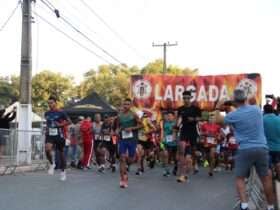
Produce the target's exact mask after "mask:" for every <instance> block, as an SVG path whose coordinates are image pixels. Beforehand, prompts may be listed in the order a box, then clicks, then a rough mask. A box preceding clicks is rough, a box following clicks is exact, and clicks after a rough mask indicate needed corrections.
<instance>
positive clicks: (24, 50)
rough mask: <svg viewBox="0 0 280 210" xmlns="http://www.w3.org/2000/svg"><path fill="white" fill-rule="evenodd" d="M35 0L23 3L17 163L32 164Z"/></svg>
mask: <svg viewBox="0 0 280 210" xmlns="http://www.w3.org/2000/svg"><path fill="white" fill-rule="evenodd" d="M32 1H33V0H23V1H22V38H21V62H20V63H21V64H20V107H19V110H18V115H19V118H18V119H19V122H18V123H19V125H18V130H19V132H18V147H17V163H18V164H30V163H31V132H30V131H31V129H32V105H31V87H32V86H31V78H32V29H31V24H32V13H31V10H32V7H31V3H32Z"/></svg>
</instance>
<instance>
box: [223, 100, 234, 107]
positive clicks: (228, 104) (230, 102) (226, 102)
mask: <svg viewBox="0 0 280 210" xmlns="http://www.w3.org/2000/svg"><path fill="white" fill-rule="evenodd" d="M224 105H225V106H233V105H234V102H233V101H231V100H229V101H225V102H224Z"/></svg>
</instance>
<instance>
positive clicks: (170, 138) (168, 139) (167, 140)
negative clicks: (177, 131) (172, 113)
mask: <svg viewBox="0 0 280 210" xmlns="http://www.w3.org/2000/svg"><path fill="white" fill-rule="evenodd" d="M165 140H166V143H170V142H172V141H173V136H172V135H167V136H166V137H165Z"/></svg>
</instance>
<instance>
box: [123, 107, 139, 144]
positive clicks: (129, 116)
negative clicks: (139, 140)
mask: <svg viewBox="0 0 280 210" xmlns="http://www.w3.org/2000/svg"><path fill="white" fill-rule="evenodd" d="M119 122H120V128H121V133H120V135H121V139H122V140H133V139H135V140H136V136H137V131H136V130H133V131H132V132H126V131H124V130H123V129H124V128H130V127H135V126H137V122H136V120H135V117H134V114H133V112H131V111H129V112H128V113H126V114H124V113H120V115H119Z"/></svg>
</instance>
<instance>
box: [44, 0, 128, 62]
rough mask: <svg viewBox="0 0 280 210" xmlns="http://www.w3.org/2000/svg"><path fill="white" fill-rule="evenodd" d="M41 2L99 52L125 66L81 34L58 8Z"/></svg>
mask: <svg viewBox="0 0 280 210" xmlns="http://www.w3.org/2000/svg"><path fill="white" fill-rule="evenodd" d="M41 2H43V3H44V4H45V5H46V6H47V7H48V8H49V9H50V10H52V11H53V12H54V13H55V15H56V17H57V18H59V19H61V20H63V21H64V22H65V23H66V24H67V25H69V26H70V27H71V28H72V29H73V30H74V31H76V32H77V33H79V34H80V35H81V36H83V37H84V38H85V39H87V40H88V41H89V42H90V43H91V44H93V45H94V46H95V47H97V48H98V49H99V50H101V51H102V52H103V53H105V54H106V55H108V56H109V57H110V58H112V59H113V60H115V61H116V62H118V63H119V64H121V65H123V63H122V62H121V61H120V60H118V59H117V58H116V57H114V56H113V55H112V54H110V53H109V52H108V51H106V50H105V49H103V48H102V47H101V46H100V45H99V44H97V43H96V42H94V41H93V40H92V39H90V38H89V37H88V36H87V35H86V34H84V33H83V32H81V31H80V30H79V29H78V28H77V27H76V26H74V25H73V24H72V23H71V22H70V21H68V20H67V19H66V18H65V17H63V16H61V14H60V12H59V10H58V9H56V7H54V6H53V5H52V4H48V3H46V1H45V0H41ZM48 2H49V1H48Z"/></svg>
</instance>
